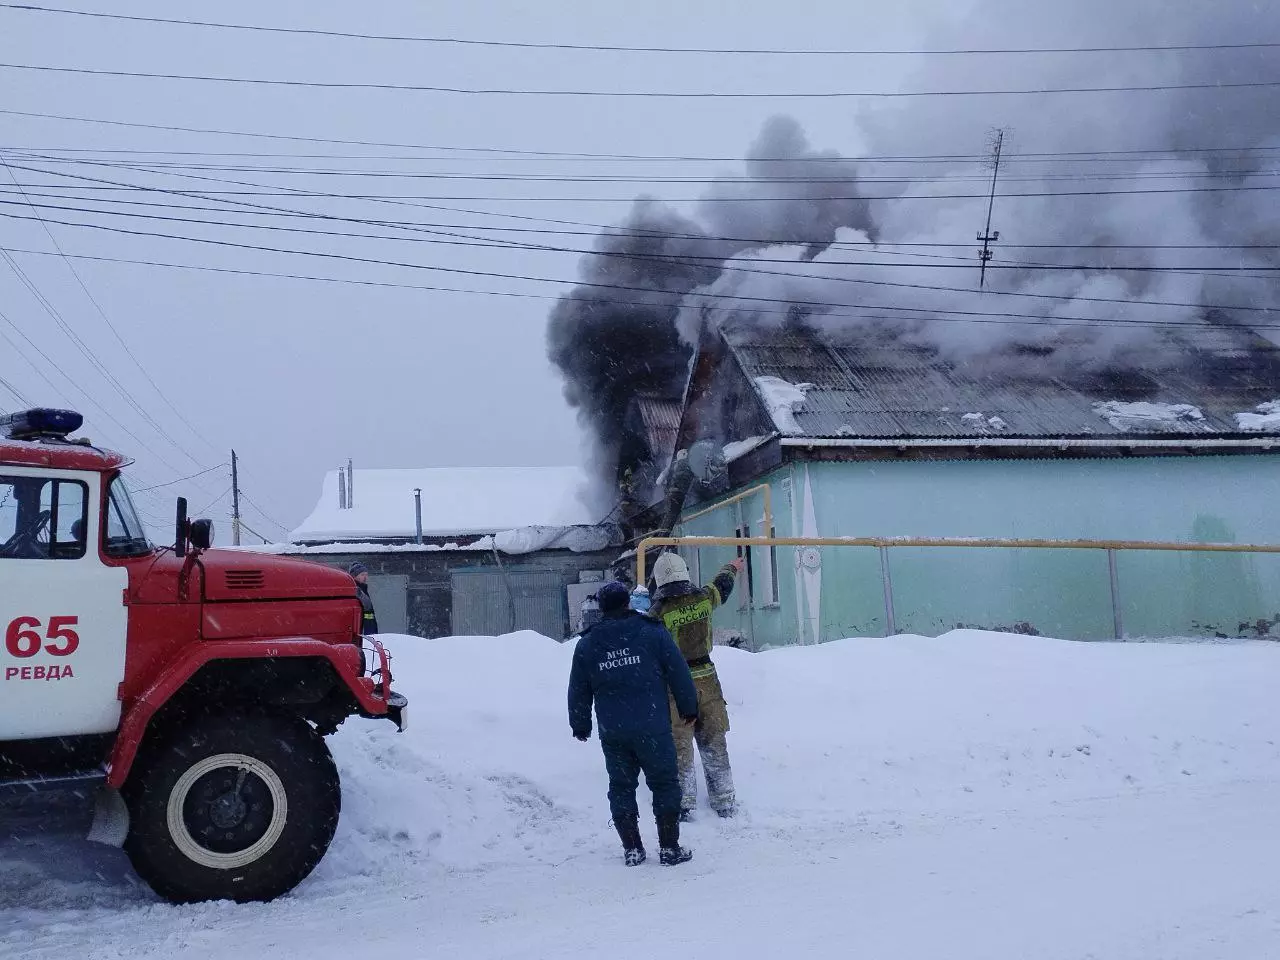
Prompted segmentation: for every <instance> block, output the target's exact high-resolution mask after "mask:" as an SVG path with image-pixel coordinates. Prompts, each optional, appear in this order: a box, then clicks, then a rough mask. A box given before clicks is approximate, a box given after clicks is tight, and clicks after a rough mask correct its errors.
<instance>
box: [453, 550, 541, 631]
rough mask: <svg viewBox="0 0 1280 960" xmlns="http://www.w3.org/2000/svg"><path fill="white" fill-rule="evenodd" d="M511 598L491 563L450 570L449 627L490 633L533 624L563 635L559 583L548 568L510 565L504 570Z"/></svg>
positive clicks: (538, 628)
mask: <svg viewBox="0 0 1280 960" xmlns="http://www.w3.org/2000/svg"><path fill="white" fill-rule="evenodd" d="M507 579H508V580H509V581H510V583H511V593H512V598H511V599H512V601H514V608H515V609H514V614H515V622H514V623H512V612H513V611H512V606H513V603H512V602H509V601H508V598H507V587H506V582H505V581H504V579H503V576H502V573H501V572H500V571H498V570H494V569H492V568H490V567H485V568H475V569H462V570H454V571H453V572H452V580H453V632H454V633H455V634H458V635H460V636H495V635H497V634H500V633H509V632H511V631H512V630H536V631H537V632H538V633H541V634H542V635H543V636H547V637H551V638H553V639H556V640H559V639H562V638H563V636H564V632H565V622H566V618H565V605H564V604H565V601H564V583H563V579H562V577H561V575H560V574H559V573H556V572H554V571H550V570H512V571H510V572H509V573H508V574H507Z"/></svg>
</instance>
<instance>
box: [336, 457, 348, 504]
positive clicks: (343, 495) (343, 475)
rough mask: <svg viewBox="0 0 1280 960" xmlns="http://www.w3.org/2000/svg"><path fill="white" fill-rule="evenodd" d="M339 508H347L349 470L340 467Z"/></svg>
mask: <svg viewBox="0 0 1280 960" xmlns="http://www.w3.org/2000/svg"><path fill="white" fill-rule="evenodd" d="M338 509H339V510H345V509H347V472H346V471H345V470H343V469H342V468H341V467H339V468H338Z"/></svg>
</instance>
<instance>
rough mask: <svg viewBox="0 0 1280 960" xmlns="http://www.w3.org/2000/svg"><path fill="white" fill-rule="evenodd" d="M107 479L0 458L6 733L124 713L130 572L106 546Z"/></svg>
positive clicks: (45, 732) (86, 730)
mask: <svg viewBox="0 0 1280 960" xmlns="http://www.w3.org/2000/svg"><path fill="white" fill-rule="evenodd" d="M101 482H102V481H101V478H100V477H99V475H98V474H96V473H84V472H79V471H69V470H49V469H43V468H33V467H3V468H0V740H28V739H35V738H39V737H57V736H74V735H77V734H95V733H110V732H111V731H113V730H115V729H116V726H117V725H118V723H119V721H120V700H119V696H118V693H119V687H120V683H121V681H122V680H124V661H125V636H126V630H127V624H128V621H127V611H126V608H125V605H124V593H125V588H126V586H127V585H128V575H127V573H126V572H125V571H124V570H122V569H119V568H112V567H108V566H106V565H105V564H104V563H103V562H102V560H101V558H100V556H99V552H98V549H97V544H98V543H99V539H100V532H99V513H100V511H99V510H98V504H99V503H100V502H101Z"/></svg>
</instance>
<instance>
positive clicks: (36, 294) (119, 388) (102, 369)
mask: <svg viewBox="0 0 1280 960" xmlns="http://www.w3.org/2000/svg"><path fill="white" fill-rule="evenodd" d="M23 219H30V218H23ZM0 257H3V259H4V261H5V262H6V263H7V264H8V265H9V268H10V269H11V270H12V271H13V272H14V274H15V275H16V276H17V278H18V280H19V281H20V282H21V283H22V285H23V286H24V287H26V288H27V291H28V292H29V293H30V294H31V295H32V297H33V298H34V299H35V301H36V303H38V304H39V305H40V307H41V308H42V309H43V310H44V312H45V313H47V314H48V315H49V317H50V318H51V319H52V320H53V321H54V323H55V324H57V326H58V328H59V329H60V330H62V332H63V333H64V334H66V336H67V338H68V339H69V340H70V341H71V342H72V344H73V345H74V346H75V347H76V349H77V350H78V351H79V352H80V353H81V355H82V356H84V358H85V359H86V360H88V361H89V364H90V366H91V367H93V369H94V370H96V371H97V372H98V373H99V374H101V375H102V377H103V378H104V379H105V380H106V381H107V382H108V383H110V384H111V385H112V386H113V387H114V388H115V389H116V392H117V393H119V394H120V395H121V396H122V397H124V399H125V400H126V401H128V402H129V403H130V405H131V406H133V407H134V409H135V410H137V411H138V412H139V413H140V414H142V415H143V419H144V420H148V419H149V418H148V417H147V416H146V414H145V412H144V411H143V410H142V408H141V407H140V406H139V405H138V403H137V401H136V400H134V399H133V398H132V396H131V395H130V394H129V392H128V391H127V390H126V389H125V388H124V385H123V384H121V383H120V381H119V380H117V379H116V378H115V377H114V376H113V375H112V374H111V372H110V371H109V370H108V369H107V368H106V366H105V365H104V364H103V363H102V361H101V360H99V359H98V358H97V357H96V356H95V355H94V354H93V353H92V352H91V351H90V350H89V348H88V345H87V344H85V342H84V341H83V340H81V339H80V337H79V335H78V334H77V333H76V332H75V330H74V329H72V328H71V325H70V324H68V323H67V321H66V318H64V317H63V316H62V314H61V313H59V312H58V309H57V308H56V307H55V306H54V305H53V304H52V303H51V302H50V301H49V300H48V299H47V298H46V297H45V296H44V294H43V293H41V292H40V289H39V288H38V287H37V286H36V285H35V284H34V283H33V282H32V281H31V279H30V278H29V277H28V276H27V275H26V273H25V272H24V271H23V269H22V267H20V266H19V265H18V263H17V261H15V260H14V259H13V257H12V256H11V255H10V254H9V253H8V252H7V251H3V250H0ZM10 324H11V325H12V322H10ZM14 329H15V330H18V332H19V333H20V334H22V337H23V339H24V340H26V341H27V342H28V343H31V344H32V346H35V344H34V343H32V341H31V339H30V338H29V337H27V335H26V334H25V333H22V331H21V329H19V328H18V327H16V326H15V327H14ZM36 351H37V352H38V353H39V354H40V355H41V356H42V357H44V359H45V360H46V362H48V363H49V365H50V366H51V367H52V368H53V369H55V370H57V369H59V367H58V364H56V363H54V362H53V361H52V360H51V359H49V356H48V355H47V354H46V353H44V351H42V350H40V348H39V347H36ZM77 389H79V390H80V392H81V393H83V394H84V396H85V397H86V398H88V399H90V400H91V402H93V403H94V406H96V407H98V409H99V410H101V411H102V412H103V413H104V414H105V415H106V416H107V417H108V418H109V419H110V420H111V421H112V422H113V423H115V424H116V426H118V427H120V429H121V430H123V431H124V432H125V433H127V434H128V435H129V436H130V437H132V438H133V439H134V440H135V441H137V442H138V444H139V445H140V446H142V447H143V448H144V449H146V450H147V451H148V452H149V453H151V454H152V455H154V456H155V457H156V459H158V460H159V461H160V462H161V463H163V464H164V465H165V466H167V467H168V468H169V469H170V470H173V471H174V472H175V473H176V472H178V468H177V467H175V466H174V465H173V464H172V463H170V462H169V461H168V460H167V459H165V457H164V456H162V455H161V454H159V453H157V452H156V451H155V450H154V449H153V448H152V447H150V446H149V445H148V444H147V443H146V442H145V441H143V440H142V439H140V438H139V437H138V436H137V434H135V433H133V431H131V430H129V429H128V428H127V427H126V426H125V425H124V424H123V423H121V422H120V421H119V420H118V419H117V418H116V417H115V416H113V415H112V414H111V413H110V412H108V411H107V410H106V409H105V408H104V407H102V406H101V405H100V404H98V403H97V402H96V401H93V400H92V398H91V397H90V395H89V394H88V393H87V392H86V391H85V390H83V389H82V388H80V387H77ZM152 425H153V426H155V424H154V421H152ZM157 429H158V428H157ZM159 432H160V433H161V435H162V436H165V435H164V433H163V431H159ZM165 439H167V440H169V442H170V443H174V441H173V440H172V438H170V437H167V436H165ZM174 446H177V444H176V443H174ZM178 449H179V450H180V451H181V452H182V453H183V454H184V456H188V457H189V456H190V455H189V454H187V453H186V451H183V450H182V448H181V447H178ZM197 462H198V461H197Z"/></svg>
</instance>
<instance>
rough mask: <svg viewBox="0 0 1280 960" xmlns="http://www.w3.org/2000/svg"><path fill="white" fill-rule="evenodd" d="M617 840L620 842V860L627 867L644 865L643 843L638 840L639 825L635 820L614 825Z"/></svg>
mask: <svg viewBox="0 0 1280 960" xmlns="http://www.w3.org/2000/svg"><path fill="white" fill-rule="evenodd" d="M614 828H615V829H616V830H617V831H618V839H619V840H621V841H622V860H623V862H624V863H625V864H626V865H627V866H628V867H638V866H640V864H642V863H644V859H645V852H644V841H643V840H641V839H640V824H639V822H638V821H636V820H628V821H624V822H622V823H615V824H614Z"/></svg>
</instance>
